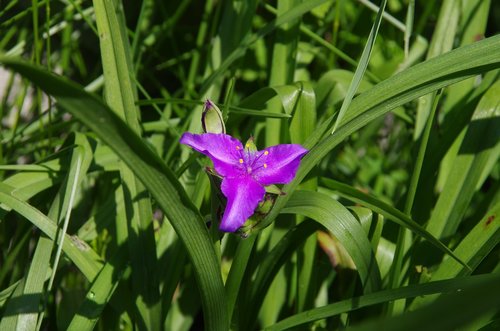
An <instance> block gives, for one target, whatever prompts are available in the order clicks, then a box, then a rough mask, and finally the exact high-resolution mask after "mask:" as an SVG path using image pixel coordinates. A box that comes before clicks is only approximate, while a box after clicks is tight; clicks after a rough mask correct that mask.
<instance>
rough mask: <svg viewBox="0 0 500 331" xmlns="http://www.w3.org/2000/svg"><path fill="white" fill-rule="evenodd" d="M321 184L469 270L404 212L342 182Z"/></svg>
mask: <svg viewBox="0 0 500 331" xmlns="http://www.w3.org/2000/svg"><path fill="white" fill-rule="evenodd" d="M321 182H322V183H323V184H324V185H326V186H327V187H328V188H331V189H333V190H335V191H336V192H337V193H338V194H339V195H340V196H342V197H344V198H346V199H349V200H351V201H352V202H356V203H359V204H361V205H363V206H366V207H369V208H370V209H372V210H373V211H375V212H377V213H379V214H381V215H384V217H385V218H387V219H389V220H390V221H393V222H395V223H397V224H399V225H401V226H403V227H405V228H407V229H409V230H410V231H412V232H413V233H415V234H416V235H418V236H420V237H422V238H424V239H426V240H428V241H429V242H430V243H431V244H433V245H434V246H436V247H437V248H438V249H440V250H441V251H442V252H444V253H446V254H448V255H450V256H451V257H453V259H455V260H456V261H457V262H458V263H460V264H461V265H463V266H464V267H466V268H468V266H467V264H466V263H465V262H464V261H462V260H461V259H460V258H459V257H458V256H457V255H456V254H455V253H453V251H451V250H450V249H449V248H448V247H447V246H446V245H445V244H443V243H442V242H441V241H440V240H439V239H437V238H436V237H434V236H433V235H432V234H430V233H429V232H427V231H426V230H425V229H424V228H423V227H422V226H420V224H418V223H416V222H415V221H414V220H412V219H411V218H410V217H409V216H408V215H406V214H405V213H403V212H402V211H400V210H398V209H396V208H394V207H392V206H390V205H388V204H387V203H385V202H383V201H380V200H378V199H377V198H374V197H372V196H371V195H368V194H365V193H363V192H361V191H359V190H357V189H355V188H353V187H351V186H349V185H346V184H343V183H341V182H338V181H335V180H332V179H328V178H322V179H321Z"/></svg>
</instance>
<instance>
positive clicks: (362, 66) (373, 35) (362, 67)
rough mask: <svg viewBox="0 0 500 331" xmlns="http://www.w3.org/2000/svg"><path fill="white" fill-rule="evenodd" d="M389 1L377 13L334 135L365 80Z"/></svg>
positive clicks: (340, 112)
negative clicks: (364, 76)
mask: <svg viewBox="0 0 500 331" xmlns="http://www.w3.org/2000/svg"><path fill="white" fill-rule="evenodd" d="M386 3H387V0H382V4H381V5H380V8H379V10H378V13H377V17H376V18H375V22H374V23H373V26H372V29H371V31H370V35H369V36H368V40H367V41H366V44H365V48H364V49H363V53H362V54H361V58H360V59H359V63H358V66H357V67H356V71H355V72H354V77H353V78H352V81H351V84H350V85H349V88H348V89H347V92H346V96H345V99H344V102H342V106H341V107H340V110H339V114H338V116H337V120H336V121H335V124H334V125H333V129H332V134H333V133H334V132H335V130H336V129H337V127H338V126H339V124H340V123H342V120H343V119H344V116H345V114H346V112H347V109H349V106H350V105H351V101H352V98H353V97H354V94H356V91H357V90H358V87H359V84H361V80H362V79H363V75H364V73H365V71H366V68H367V67H368V63H369V62H370V56H371V54H372V50H373V46H374V45H375V40H376V39H377V34H378V29H379V28H380V23H381V22H382V17H383V16H382V14H383V13H384V10H385V5H386Z"/></svg>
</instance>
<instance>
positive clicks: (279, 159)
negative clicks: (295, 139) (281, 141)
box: [253, 144, 308, 185]
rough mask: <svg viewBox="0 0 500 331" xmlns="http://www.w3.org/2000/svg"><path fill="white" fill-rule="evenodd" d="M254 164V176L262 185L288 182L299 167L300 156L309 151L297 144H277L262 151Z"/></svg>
mask: <svg viewBox="0 0 500 331" xmlns="http://www.w3.org/2000/svg"><path fill="white" fill-rule="evenodd" d="M261 152H263V153H264V154H263V155H262V156H261V157H260V158H259V160H258V163H259V164H256V165H254V169H256V170H255V171H254V172H253V178H254V179H255V180H256V181H257V182H259V183H260V184H261V185H271V184H288V183H289V182H291V181H292V179H293V178H294V177H295V174H296V173H297V169H298V168H299V164H300V158H301V157H302V156H303V155H305V154H306V153H307V152H308V151H307V149H305V148H304V147H302V146H300V145H297V144H287V145H276V146H271V147H269V148H266V149H265V150H264V151H261Z"/></svg>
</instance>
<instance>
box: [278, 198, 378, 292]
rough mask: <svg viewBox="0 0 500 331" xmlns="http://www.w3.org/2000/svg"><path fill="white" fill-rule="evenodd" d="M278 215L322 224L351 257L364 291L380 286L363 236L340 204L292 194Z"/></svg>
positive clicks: (357, 224) (357, 225)
mask: <svg viewBox="0 0 500 331" xmlns="http://www.w3.org/2000/svg"><path fill="white" fill-rule="evenodd" d="M281 212H282V213H287V214H299V215H304V216H307V217H309V218H311V219H313V220H315V221H316V222H318V223H320V224H321V225H323V226H324V227H325V228H326V229H328V230H329V231H330V232H331V233H332V234H333V235H334V236H335V237H336V238H337V239H338V240H339V241H340V243H341V244H342V246H344V248H345V249H346V250H347V252H348V253H349V255H350V256H351V258H352V260H353V261H354V264H355V265H356V268H357V270H358V272H359V276H360V278H361V282H362V283H363V284H364V286H363V288H364V290H365V292H366V293H369V292H373V291H376V290H378V289H379V288H380V287H381V283H382V281H381V278H380V270H379V268H378V265H377V260H376V259H375V254H374V252H373V250H372V247H371V244H370V241H369V240H368V237H367V234H366V232H365V231H364V230H363V228H362V227H361V224H360V223H359V222H358V221H357V220H356V218H355V217H354V216H353V215H352V214H351V213H350V212H349V211H348V210H347V209H346V208H345V207H344V206H343V205H342V204H341V203H339V202H338V201H337V200H334V199H332V198H330V197H329V196H327V195H326V194H323V193H319V192H313V191H295V192H294V194H293V196H292V198H291V199H290V200H289V201H288V203H287V205H286V207H285V208H283V210H282V211H281Z"/></svg>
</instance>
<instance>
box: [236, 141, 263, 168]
mask: <svg viewBox="0 0 500 331" xmlns="http://www.w3.org/2000/svg"><path fill="white" fill-rule="evenodd" d="M245 147H247V146H245ZM236 150H237V151H239V153H240V158H239V159H238V163H239V164H241V165H242V167H241V168H240V169H241V170H243V171H245V172H246V173H247V174H249V175H250V174H252V173H253V172H255V171H256V170H258V169H261V168H264V169H267V163H265V162H263V163H262V162H259V159H260V158H261V157H262V156H267V155H269V151H264V152H263V153H258V152H254V151H250V150H249V149H248V148H244V150H241V148H240V147H239V146H236ZM256 155H257V156H256Z"/></svg>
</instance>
